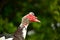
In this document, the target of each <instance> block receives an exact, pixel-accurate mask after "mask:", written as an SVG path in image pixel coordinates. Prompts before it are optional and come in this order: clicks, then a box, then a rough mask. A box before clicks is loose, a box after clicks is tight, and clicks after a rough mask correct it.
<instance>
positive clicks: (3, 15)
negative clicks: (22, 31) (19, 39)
mask: <svg viewBox="0 0 60 40" xmlns="http://www.w3.org/2000/svg"><path fill="white" fill-rule="evenodd" d="M31 11H32V12H34V13H35V15H36V16H37V17H38V19H39V20H40V21H41V23H31V24H30V25H29V27H28V30H32V29H33V30H35V34H33V35H30V36H29V35H27V37H26V40H60V26H57V23H60V0H0V34H4V33H10V34H13V33H14V32H15V31H16V29H17V27H18V26H19V24H20V23H21V18H22V17H23V16H24V15H26V14H28V13H29V12H31ZM51 24H54V28H55V29H53V27H52V26H51ZM59 25H60V24H59Z"/></svg>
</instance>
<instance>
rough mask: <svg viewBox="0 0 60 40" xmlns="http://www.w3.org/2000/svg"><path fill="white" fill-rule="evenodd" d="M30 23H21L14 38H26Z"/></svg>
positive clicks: (22, 39) (18, 39) (21, 39)
mask: <svg viewBox="0 0 60 40" xmlns="http://www.w3.org/2000/svg"><path fill="white" fill-rule="evenodd" d="M28 25H29V23H28V24H27V23H21V24H20V26H19V27H18V29H17V31H16V32H15V34H14V38H13V40H24V39H25V37H26V33H27V27H28Z"/></svg>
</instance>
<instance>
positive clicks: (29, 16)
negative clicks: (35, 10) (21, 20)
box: [26, 14, 40, 22]
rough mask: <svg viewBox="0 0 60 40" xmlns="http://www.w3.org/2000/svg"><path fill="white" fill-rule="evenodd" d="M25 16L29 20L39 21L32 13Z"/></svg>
mask: <svg viewBox="0 0 60 40" xmlns="http://www.w3.org/2000/svg"><path fill="white" fill-rule="evenodd" d="M26 18H28V19H29V20H30V21H31V22H40V21H39V20H38V19H37V17H36V16H34V15H32V14H28V15H27V16H26Z"/></svg>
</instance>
